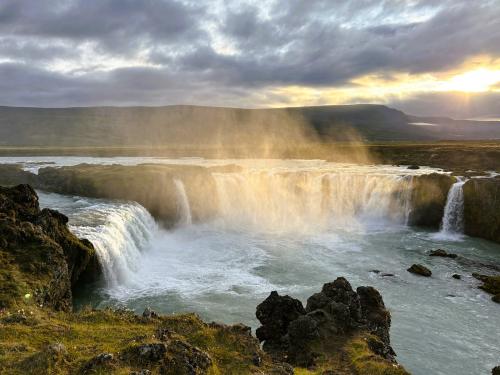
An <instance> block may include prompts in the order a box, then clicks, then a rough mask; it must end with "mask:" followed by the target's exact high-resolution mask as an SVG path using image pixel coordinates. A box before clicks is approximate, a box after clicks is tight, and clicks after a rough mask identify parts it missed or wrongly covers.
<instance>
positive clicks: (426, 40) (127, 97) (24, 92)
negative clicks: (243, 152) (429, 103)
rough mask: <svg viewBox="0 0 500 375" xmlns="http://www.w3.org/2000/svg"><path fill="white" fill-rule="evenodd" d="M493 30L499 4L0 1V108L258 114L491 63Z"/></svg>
mask: <svg viewBox="0 0 500 375" xmlns="http://www.w3.org/2000/svg"><path fill="white" fill-rule="evenodd" d="M499 20H500V6H499V4H498V1H496V0H492V1H468V0H453V1H452V0H443V1H439V2H437V1H431V0H420V1H406V2H405V1H399V0H385V1H375V0H359V1H336V2H333V1H331V0H309V1H299V0H290V1H267V2H266V1H259V2H256V1H255V2H254V1H250V0H235V1H225V0H220V1H194V0H192V1H191V0H184V1H183V0H177V1H174V0H158V1H153V0H67V1H63V0H48V1H39V0H2V1H1V2H0V89H1V90H2V91H1V92H0V104H11V105H44V106H52V105H59V106H64V105H89V104H93V105H95V104H118V105H121V104H123V105H125V104H131V103H132V104H169V103H173V102H176V103H178V102H190V103H191V102H193V103H200V104H218V105H221V104H228V105H241V106H258V105H262V104H264V102H265V100H271V101H274V100H275V99H277V98H280V94H272V93H271V92H268V93H266V94H261V95H260V97H259V98H258V99H256V94H255V92H256V91H257V90H259V89H260V90H261V92H264V91H265V89H266V88H272V87H280V86H286V85H298V86H307V87H335V86H336V85H341V84H350V81H351V80H353V79H355V78H357V77H359V76H361V75H364V74H370V73H376V74H378V75H381V76H385V77H390V76H391V75H394V74H395V73H397V72H406V73H424V72H436V71H445V70H447V69H450V68H453V67H457V66H459V65H460V64H461V63H463V62H464V61H466V60H467V59H468V58H470V57H472V56H476V55H478V54H486V55H489V56H491V57H492V58H498V57H500V21H499ZM82 56H85V58H83V57H82ZM100 57H103V60H105V61H113V60H114V59H115V60H116V59H117V60H119V61H120V63H119V64H118V63H117V64H116V66H115V65H113V63H110V65H109V66H103V62H102V61H97V60H99V58H100ZM94 60H96V61H94ZM127 61H129V62H130V64H128V63H127ZM61 62H62V63H64V64H63V65H64V66H65V68H64V69H61V68H60V65H61ZM127 64H128V65H127ZM443 95H444V94H443ZM281 102H282V103H286V99H285V98H282V100H281ZM420 102H422V100H421V99H418V98H414V102H413V103H420ZM491 102H492V103H493V104H495V101H494V100H493V101H491ZM496 104H498V103H496ZM401 105H403V104H401ZM414 105H415V106H414V108H417V107H418V105H417V104H414Z"/></svg>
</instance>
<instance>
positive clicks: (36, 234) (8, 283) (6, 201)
mask: <svg viewBox="0 0 500 375" xmlns="http://www.w3.org/2000/svg"><path fill="white" fill-rule="evenodd" d="M67 222H68V218H67V217H66V216H64V215H62V214H60V213H59V212H57V211H53V210H50V209H43V210H40V207H39V205H38V197H37V195H36V193H35V191H34V190H33V189H32V188H31V187H30V186H29V185H18V186H16V187H13V188H3V187H0V259H1V261H2V262H1V263H2V268H1V269H0V308H1V307H10V306H22V304H23V301H24V300H30V299H33V300H34V301H36V303H37V304H39V305H46V306H50V307H53V308H55V309H58V310H70V309H71V306H72V301H71V293H72V288H73V287H74V286H75V285H76V284H77V283H78V281H79V280H80V278H81V277H82V276H84V274H85V273H86V272H87V271H89V269H90V268H91V267H94V270H93V271H94V272H96V271H97V270H96V267H97V256H96V252H95V250H94V247H93V246H92V244H91V243H90V242H89V241H86V240H81V239H78V238H76V237H75V236H74V235H73V234H72V233H71V232H70V231H69V230H68V228H67V226H66V224H67Z"/></svg>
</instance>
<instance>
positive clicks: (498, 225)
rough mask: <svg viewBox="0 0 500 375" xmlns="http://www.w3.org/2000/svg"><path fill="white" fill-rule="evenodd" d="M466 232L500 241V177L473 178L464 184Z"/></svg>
mask: <svg viewBox="0 0 500 375" xmlns="http://www.w3.org/2000/svg"><path fill="white" fill-rule="evenodd" d="M463 191H464V223H465V228H464V231H465V234H468V235H469V236H475V237H481V238H485V239H487V240H491V241H495V242H498V243H500V199H498V197H500V178H473V179H470V180H469V181H467V182H466V183H465V184H464V186H463Z"/></svg>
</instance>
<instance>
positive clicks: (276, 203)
mask: <svg viewBox="0 0 500 375" xmlns="http://www.w3.org/2000/svg"><path fill="white" fill-rule="evenodd" d="M213 176H214V179H215V182H216V190H217V198H218V212H217V214H216V216H217V217H218V218H219V219H220V220H221V221H222V222H223V223H224V225H225V226H230V227H235V226H236V227H241V228H247V227H250V228H257V229H265V230H270V231H295V230H300V231H303V230H306V231H307V230H316V229H321V228H322V227H326V226H327V225H329V224H332V223H333V224H335V225H345V224H350V225H352V224H353V222H359V221H364V222H369V221H380V220H381V219H383V220H389V221H392V222H397V223H401V224H404V223H406V222H407V218H408V215H409V211H410V199H411V188H412V177H411V176H398V175H373V174H351V173H320V172H311V171H303V172H292V173H290V172H270V171H245V172H240V173H214V174H213Z"/></svg>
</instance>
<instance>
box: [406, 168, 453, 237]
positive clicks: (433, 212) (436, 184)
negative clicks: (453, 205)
mask: <svg viewBox="0 0 500 375" xmlns="http://www.w3.org/2000/svg"><path fill="white" fill-rule="evenodd" d="M455 182H456V179H455V177H451V176H448V175H446V174H441V173H431V174H427V175H421V176H414V177H413V187H412V194H411V210H410V213H409V216H408V223H409V224H410V225H418V226H426V227H431V228H436V229H437V228H439V225H440V224H441V219H442V217H443V213H444V207H445V205H446V199H447V197H448V191H449V190H450V187H451V185H453V184H454V183H455Z"/></svg>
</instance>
